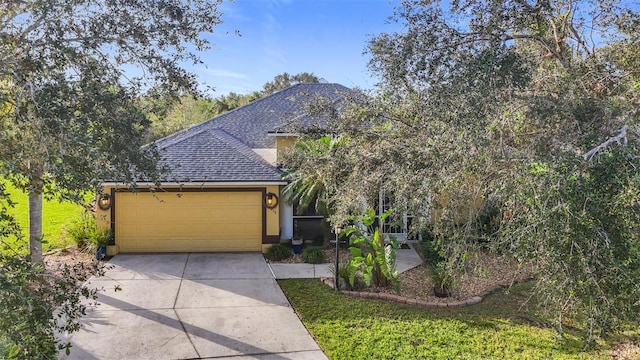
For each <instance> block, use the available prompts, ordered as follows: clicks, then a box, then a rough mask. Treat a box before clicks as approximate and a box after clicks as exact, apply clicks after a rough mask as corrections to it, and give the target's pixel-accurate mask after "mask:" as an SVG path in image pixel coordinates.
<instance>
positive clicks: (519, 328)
mask: <svg viewBox="0 0 640 360" xmlns="http://www.w3.org/2000/svg"><path fill="white" fill-rule="evenodd" d="M279 283H280V286H281V287H282V289H283V291H284V292H285V294H286V295H287V297H288V298H289V301H290V302H291V304H292V305H293V307H294V309H295V310H296V312H297V313H298V316H299V317H300V318H301V320H302V322H303V323H304V324H305V326H306V327H307V329H309V331H310V332H311V334H312V335H313V337H314V338H315V339H316V341H317V342H318V344H319V345H320V347H321V348H322V350H323V351H324V352H325V354H326V355H327V356H328V357H329V358H330V359H603V358H611V357H610V356H609V355H608V354H609V353H610V351H611V349H610V347H609V345H608V344H607V343H604V342H602V341H600V342H599V343H597V344H596V346H595V348H593V349H591V350H588V351H584V350H583V349H584V348H585V344H584V343H583V342H582V340H581V337H580V335H581V334H576V333H567V334H566V335H565V337H564V338H562V339H560V338H558V336H557V334H556V332H555V331H554V330H553V329H550V328H548V327H545V326H542V325H539V324H534V323H532V322H531V321H530V320H526V319H525V317H523V316H522V315H523V313H524V312H525V310H524V309H523V308H521V306H520V304H522V303H523V302H524V300H525V299H526V297H527V296H528V295H527V292H528V290H529V289H530V287H531V285H530V284H522V285H518V286H516V287H514V288H513V289H511V290H510V291H509V292H508V293H504V292H501V293H496V294H494V295H492V296H490V297H488V298H487V299H485V300H484V301H483V302H481V303H480V304H477V305H473V306H468V307H461V308H429V309H424V308H418V307H413V306H408V305H400V304H396V303H390V302H386V301H382V300H370V299H359V298H352V297H347V296H345V295H342V294H339V293H336V292H334V291H333V290H331V289H330V288H328V287H327V286H325V285H323V284H322V283H321V282H320V281H318V280H309V279H292V280H280V281H279Z"/></svg>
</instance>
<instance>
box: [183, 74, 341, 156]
mask: <svg viewBox="0 0 640 360" xmlns="http://www.w3.org/2000/svg"><path fill="white" fill-rule="evenodd" d="M353 93H354V91H353V90H352V89H349V88H347V87H345V86H342V85H340V84H296V85H293V86H291V87H289V88H286V89H284V90H281V91H278V92H276V93H273V94H271V95H269V96H266V97H264V98H261V99H258V100H255V101H253V102H251V103H249V104H247V105H244V106H242V107H239V108H236V109H233V110H231V111H229V112H227V113H224V114H222V115H219V116H217V117H215V118H213V119H210V120H207V121H205V122H203V123H200V124H198V125H195V126H193V127H192V129H195V130H196V131H197V130H199V129H205V128H206V129H211V128H219V129H222V130H224V131H226V132H227V133H229V134H231V135H233V136H235V137H236V138H238V139H239V140H240V141H242V142H243V143H245V144H247V146H249V147H250V148H252V149H265V148H275V139H274V138H273V137H270V136H267V134H268V133H269V132H273V131H277V130H279V129H283V128H285V127H287V126H288V125H296V126H301V127H309V126H311V125H322V124H321V123H322V122H323V120H322V119H316V118H310V117H308V116H306V115H305V114H304V111H303V106H304V104H305V103H306V102H308V101H310V100H312V99H313V98H315V97H318V96H320V97H323V98H326V99H329V100H331V101H334V102H338V101H340V100H341V99H343V98H344V96H345V95H347V94H353ZM178 134H179V133H178Z"/></svg>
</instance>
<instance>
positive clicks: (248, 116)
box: [155, 84, 354, 182]
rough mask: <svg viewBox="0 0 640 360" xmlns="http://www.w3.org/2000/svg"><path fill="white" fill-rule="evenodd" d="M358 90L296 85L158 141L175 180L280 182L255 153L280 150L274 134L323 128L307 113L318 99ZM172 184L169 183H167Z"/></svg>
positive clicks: (340, 96)
mask: <svg viewBox="0 0 640 360" xmlns="http://www.w3.org/2000/svg"><path fill="white" fill-rule="evenodd" d="M349 94H351V95H352V94H354V91H353V90H351V89H349V88H347V87H345V86H342V85H339V84H297V85H293V86H291V87H289V88H287V89H284V90H281V91H278V92H276V93H273V94H271V95H269V96H266V97H264V98H261V99H258V100H255V101H253V102H251V103H249V104H247V105H244V106H242V107H239V108H236V109H234V110H231V111H229V112H227V113H224V114H222V115H219V116H217V117H215V118H213V119H209V120H207V121H205V122H203V123H200V124H197V125H194V126H192V127H190V128H188V129H186V130H183V131H180V132H177V133H175V134H172V135H169V136H167V137H165V138H162V139H160V140H157V141H156V142H155V145H156V146H157V147H158V149H160V151H161V155H162V157H163V161H162V164H163V165H168V166H169V167H170V168H171V169H173V173H172V174H171V175H170V177H171V181H181V182H182V181H191V182H196V181H213V182H215V181H277V180H280V179H281V171H280V170H279V169H278V168H276V167H274V166H273V165H271V164H269V163H267V162H266V161H265V160H264V159H262V158H261V157H260V156H259V155H257V154H256V153H255V152H254V151H253V150H251V149H268V148H275V141H276V140H275V138H274V137H273V136H268V134H269V133H270V132H271V133H273V132H283V131H284V132H287V131H291V129H294V128H300V127H302V128H305V127H310V126H321V127H322V126H323V125H325V124H324V123H325V122H326V121H325V120H323V119H316V118H310V117H308V116H306V115H305V114H304V111H303V107H304V104H305V103H306V102H308V101H310V100H312V99H313V98H315V97H318V96H319V97H323V98H325V99H328V100H330V101H332V102H334V103H335V102H339V101H340V100H342V99H343V98H344V96H345V95H349ZM167 180H168V179H167Z"/></svg>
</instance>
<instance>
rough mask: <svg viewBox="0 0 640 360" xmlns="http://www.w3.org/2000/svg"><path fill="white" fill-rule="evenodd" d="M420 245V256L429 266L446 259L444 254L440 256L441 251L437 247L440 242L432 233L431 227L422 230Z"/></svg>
mask: <svg viewBox="0 0 640 360" xmlns="http://www.w3.org/2000/svg"><path fill="white" fill-rule="evenodd" d="M421 245H422V246H421V249H422V258H423V259H424V260H425V262H427V263H428V264H429V265H431V267H435V266H436V265H437V264H439V263H441V262H443V261H445V260H446V259H445V258H444V256H442V251H441V250H440V249H439V247H440V243H439V241H438V240H437V239H436V237H435V235H434V234H433V230H432V229H431V227H429V228H428V229H427V230H425V231H423V233H422V244H421Z"/></svg>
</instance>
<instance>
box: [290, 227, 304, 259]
mask: <svg viewBox="0 0 640 360" xmlns="http://www.w3.org/2000/svg"><path fill="white" fill-rule="evenodd" d="M303 243H304V239H303V238H302V234H300V230H298V224H295V225H294V226H293V239H291V246H292V247H293V253H294V254H296V255H300V253H302V244H303Z"/></svg>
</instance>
